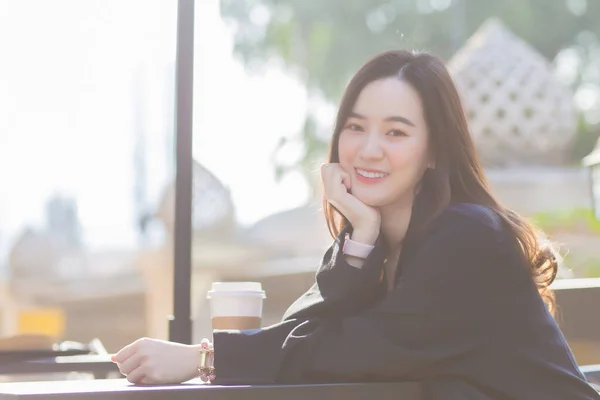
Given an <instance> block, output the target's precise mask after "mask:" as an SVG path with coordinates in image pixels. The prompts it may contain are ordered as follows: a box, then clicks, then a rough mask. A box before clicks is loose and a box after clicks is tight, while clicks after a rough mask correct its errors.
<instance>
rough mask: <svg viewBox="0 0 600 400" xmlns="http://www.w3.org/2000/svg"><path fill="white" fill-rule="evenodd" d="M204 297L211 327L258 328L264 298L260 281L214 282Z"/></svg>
mask: <svg viewBox="0 0 600 400" xmlns="http://www.w3.org/2000/svg"><path fill="white" fill-rule="evenodd" d="M206 297H207V298H208V300H209V302H210V318H211V320H212V327H213V329H257V328H260V322H261V317H262V307H263V299H265V298H266V296H265V291H264V290H262V286H261V284H260V282H214V283H213V284H212V286H211V289H210V290H209V291H208V294H207V296H206Z"/></svg>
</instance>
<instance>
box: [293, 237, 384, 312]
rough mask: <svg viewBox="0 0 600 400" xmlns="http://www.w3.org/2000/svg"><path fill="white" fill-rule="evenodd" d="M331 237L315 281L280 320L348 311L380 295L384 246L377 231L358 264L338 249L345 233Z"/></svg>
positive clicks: (365, 305)
mask: <svg viewBox="0 0 600 400" xmlns="http://www.w3.org/2000/svg"><path fill="white" fill-rule="evenodd" d="M351 230H352V228H351V227H348V228H346V229H345V230H343V231H342V232H341V233H340V234H339V235H338V236H337V237H336V238H335V240H334V242H333V244H332V245H331V247H330V248H329V249H328V250H327V252H326V253H325V255H324V256H323V259H322V261H321V266H320V267H319V269H318V271H317V274H316V281H315V284H314V285H313V286H312V287H311V288H310V289H309V290H308V291H307V292H306V293H304V294H303V295H302V296H301V297H300V298H298V300H296V301H295V302H294V303H293V304H292V305H291V306H290V307H289V308H288V309H287V311H286V312H285V313H284V315H283V320H284V321H285V320H289V319H306V318H314V317H327V316H331V315H336V316H341V315H352V314H356V313H358V312H360V311H362V310H365V309H366V308H368V307H370V306H371V307H372V306H373V305H374V303H375V302H377V301H378V300H379V299H380V295H381V290H380V289H381V284H382V273H383V261H384V259H385V256H386V253H387V251H386V248H385V247H386V246H385V243H384V241H383V238H382V236H381V235H380V236H379V238H378V239H377V241H376V242H375V245H374V248H373V250H372V251H371V253H370V254H369V256H368V257H367V258H366V259H365V261H364V263H363V265H362V267H361V268H356V267H354V266H352V265H350V264H348V262H346V258H345V256H344V254H343V253H342V249H343V247H344V240H345V235H346V233H350V232H351Z"/></svg>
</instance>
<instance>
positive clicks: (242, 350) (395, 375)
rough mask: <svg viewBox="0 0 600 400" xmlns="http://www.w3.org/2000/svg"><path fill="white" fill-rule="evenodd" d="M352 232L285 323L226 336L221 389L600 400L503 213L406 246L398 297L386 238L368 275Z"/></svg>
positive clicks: (218, 338) (457, 219)
mask: <svg viewBox="0 0 600 400" xmlns="http://www.w3.org/2000/svg"><path fill="white" fill-rule="evenodd" d="M343 234H344V233H342V234H340V235H339V236H338V238H337V239H336V240H335V241H334V243H333V245H332V247H331V248H330V249H329V250H328V251H327V253H326V254H325V256H324V259H323V262H322V265H321V268H320V269H319V271H318V273H317V277H316V283H315V284H314V286H313V287H312V288H310V290H308V292H306V293H305V294H304V295H303V296H302V297H301V298H299V299H298V300H297V301H296V302H295V303H294V304H292V306H291V307H290V308H289V309H288V310H287V312H286V313H285V316H284V319H283V321H282V322H281V323H279V324H276V325H273V326H270V327H266V328H263V329H259V330H252V331H241V332H240V331H215V332H214V345H215V368H216V371H217V380H216V382H215V383H217V384H272V383H308V382H311V383H316V382H357V381H362V382H373V381H406V380H411V381H414V380H418V381H421V382H422V383H423V385H424V388H425V392H426V393H427V398H428V399H432V400H433V399H435V400H438V399H444V400H454V399H474V400H475V399H477V400H479V399H481V400H483V399H527V400H529V399H544V400H551V399H560V400H564V399H570V400H579V399H600V396H599V395H598V394H597V393H596V391H595V390H593V389H592V388H591V387H590V386H589V385H588V384H587V382H586V381H585V378H584V377H583V375H582V374H581V373H580V372H579V369H578V367H577V364H576V362H575V360H574V358H573V355H572V353H571V351H570V349H569V347H568V345H567V343H566V342H565V339H564V337H563V335H562V333H561V331H560V329H559V328H558V326H557V324H556V323H555V321H554V319H553V317H552V316H551V315H550V314H549V313H548V311H547V309H546V307H545V305H544V304H543V301H542V299H541V297H540V296H539V294H538V291H537V289H536V287H535V285H534V283H533V280H532V279H531V275H530V272H529V270H528V267H527V266H526V264H525V262H524V261H523V259H522V256H521V255H520V253H519V250H518V247H517V243H516V241H515V239H514V237H513V236H512V235H511V234H510V233H509V231H508V229H507V228H506V227H505V226H504V224H503V222H502V220H501V219H500V217H499V216H498V215H496V214H495V213H493V212H492V211H491V210H489V209H487V208H485V207H482V206H478V205H474V204H466V203H461V204H455V205H452V206H450V207H448V209H446V210H445V211H444V212H443V213H442V214H441V215H440V217H438V218H437V220H436V222H435V223H434V224H433V226H432V228H431V229H429V231H428V233H427V234H426V235H425V236H424V238H423V239H422V240H421V241H420V242H419V243H416V244H414V245H413V246H411V248H410V249H404V250H403V256H402V257H401V260H400V264H399V266H398V272H397V274H399V275H398V280H397V284H396V287H395V290H394V291H393V292H391V293H389V294H388V293H386V283H385V279H383V280H382V279H381V277H382V270H383V269H382V266H383V260H384V257H385V255H386V250H385V245H384V243H383V242H382V240H381V238H380V239H379V240H378V241H377V243H376V244H375V249H374V250H373V251H372V253H371V254H370V255H369V257H368V259H367V260H365V263H364V265H363V267H362V268H361V269H358V268H355V267H352V266H351V265H349V264H348V263H347V262H346V261H345V259H344V256H343V255H342V253H341V248H342V245H343V240H344V235H343ZM404 253H405V254H407V255H404Z"/></svg>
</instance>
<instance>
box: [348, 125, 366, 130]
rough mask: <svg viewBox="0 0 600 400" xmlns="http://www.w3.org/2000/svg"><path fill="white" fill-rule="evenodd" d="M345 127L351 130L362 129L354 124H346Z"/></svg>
mask: <svg viewBox="0 0 600 400" xmlns="http://www.w3.org/2000/svg"><path fill="white" fill-rule="evenodd" d="M346 129H350V130H351V131H362V128H361V126H360V125H356V124H348V125H347V126H346Z"/></svg>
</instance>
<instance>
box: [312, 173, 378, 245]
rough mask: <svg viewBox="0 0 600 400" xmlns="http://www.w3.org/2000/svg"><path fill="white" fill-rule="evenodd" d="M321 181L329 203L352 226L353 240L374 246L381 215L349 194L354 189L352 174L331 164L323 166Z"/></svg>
mask: <svg viewBox="0 0 600 400" xmlns="http://www.w3.org/2000/svg"><path fill="white" fill-rule="evenodd" d="M321 179H322V180H323V187H324V189H325V197H326V198H327V201H328V202H329V203H330V204H331V205H332V206H334V207H335V208H336V209H337V210H338V211H339V212H341V213H342V214H343V215H344V216H345V217H346V218H347V219H348V221H350V223H351V224H352V227H353V228H354V232H353V234H352V239H353V240H357V241H360V242H362V243H365V244H373V243H374V242H375V240H376V239H377V236H378V235H379V229H380V226H381V215H380V214H379V211H378V210H377V209H376V208H374V207H370V206H368V205H366V204H365V203H363V202H362V201H360V200H359V199H357V198H356V197H355V196H353V195H352V194H351V193H350V192H349V190H350V189H352V179H351V177H350V174H348V173H347V172H346V171H344V170H343V169H342V167H341V166H340V164H339V163H329V164H324V165H323V166H321ZM356 236H361V237H356ZM361 239H363V240H361ZM366 242H371V243H366Z"/></svg>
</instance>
